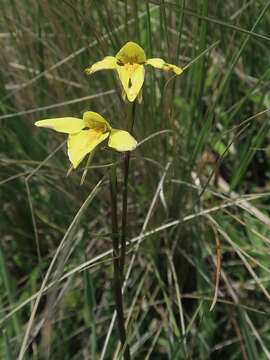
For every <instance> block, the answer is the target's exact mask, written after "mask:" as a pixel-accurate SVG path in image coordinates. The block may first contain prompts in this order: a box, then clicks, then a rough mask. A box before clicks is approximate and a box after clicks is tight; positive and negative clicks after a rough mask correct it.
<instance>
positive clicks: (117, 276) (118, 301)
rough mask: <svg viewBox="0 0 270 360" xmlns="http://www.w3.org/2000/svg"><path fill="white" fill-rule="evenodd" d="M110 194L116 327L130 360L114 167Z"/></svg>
mask: <svg viewBox="0 0 270 360" xmlns="http://www.w3.org/2000/svg"><path fill="white" fill-rule="evenodd" d="M110 193H111V220H112V241H113V272H114V279H113V283H114V298H115V307H116V314H117V325H118V332H119V338H120V341H121V347H122V349H124V350H123V351H124V359H125V360H130V351H129V345H128V344H127V342H126V329H125V319H124V312H123V294H122V281H121V273H120V267H119V265H120V263H119V231H118V217H117V175H116V166H112V167H111V173H110Z"/></svg>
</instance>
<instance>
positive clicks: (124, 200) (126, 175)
mask: <svg viewBox="0 0 270 360" xmlns="http://www.w3.org/2000/svg"><path fill="white" fill-rule="evenodd" d="M129 110H130V129H129V132H130V133H131V134H132V133H133V127H134V121H135V101H134V102H133V103H132V105H131V109H129ZM129 163H130V152H129V151H127V152H126V153H125V155H124V184H123V195H122V233H121V253H120V275H121V280H122V281H123V279H124V267H125V258H126V236H127V200H128V178H129Z"/></svg>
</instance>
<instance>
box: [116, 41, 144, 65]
mask: <svg viewBox="0 0 270 360" xmlns="http://www.w3.org/2000/svg"><path fill="white" fill-rule="evenodd" d="M115 57H116V58H117V60H118V61H120V62H121V63H123V64H127V63H137V64H144V63H145V61H146V56H145V52H144V50H143V48H142V47H140V45H138V44H136V43H135V42H132V41H129V42H127V43H126V44H125V45H124V46H123V47H122V48H121V49H120V50H119V51H118V53H117V54H116V56H115Z"/></svg>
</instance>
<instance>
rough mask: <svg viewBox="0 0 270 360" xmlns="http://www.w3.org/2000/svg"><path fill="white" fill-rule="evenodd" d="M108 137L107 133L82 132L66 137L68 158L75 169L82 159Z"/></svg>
mask: <svg viewBox="0 0 270 360" xmlns="http://www.w3.org/2000/svg"><path fill="white" fill-rule="evenodd" d="M108 136H109V132H107V133H101V132H100V131H95V130H82V131H81V132H79V133H78V134H71V135H69V137H68V156H69V159H70V162H71V163H72V165H73V168H74V169H75V168H76V167H77V166H78V165H79V164H80V162H81V161H82V160H83V159H84V157H85V156H86V155H87V154H89V153H90V152H91V151H92V150H93V149H94V148H95V147H96V146H97V145H98V144H100V143H101V142H102V141H103V140H105V139H106V138H107V137H108Z"/></svg>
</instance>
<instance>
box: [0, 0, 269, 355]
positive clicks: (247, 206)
mask: <svg viewBox="0 0 270 360" xmlns="http://www.w3.org/2000/svg"><path fill="white" fill-rule="evenodd" d="M1 10H2V17H1V20H0V41H1V49H2V50H1V54H0V64H1V72H0V74H1V75H0V76H1V77H0V80H1V81H0V95H1V101H0V109H1V114H0V121H1V134H0V164H1V178H0V194H1V204H2V215H1V222H0V231H1V235H2V236H1V243H0V289H1V291H0V331H1V334H2V336H1V337H0V339H1V340H0V358H1V359H2V358H3V359H15V358H16V357H17V356H18V353H19V350H20V347H21V345H22V341H23V337H24V335H25V333H26V332H27V331H28V330H27V329H29V330H31V331H30V332H29V337H27V352H26V353H25V359H41V358H43V357H44V358H46V356H47V358H50V359H74V360H75V359H117V358H120V357H121V354H120V346H119V343H118V335H117V331H116V326H114V322H115V315H114V299H113V294H112V250H111V246H112V245H111V227H110V194H109V182H108V173H109V171H110V168H111V163H112V160H113V161H116V160H117V161H118V168H117V173H118V178H119V181H120V186H121V184H122V182H123V177H122V176H123V173H122V168H123V159H122V157H121V155H119V154H113V159H112V158H111V156H108V151H107V149H106V148H105V147H103V148H102V151H100V152H99V154H96V156H95V157H94V159H93V160H92V162H91V163H90V164H88V169H87V174H86V178H85V181H84V183H83V185H82V186H80V180H81V176H82V174H83V172H84V169H83V168H81V169H79V170H77V171H75V172H72V173H70V174H69V176H68V177H67V176H66V175H67V173H68V170H69V164H68V162H67V158H66V154H65V152H66V147H65V144H64V143H61V141H62V140H61V138H60V136H59V134H56V133H53V132H49V131H48V132H42V131H40V130H39V129H37V128H34V127H33V123H34V121H36V120H39V119H42V118H48V117H58V116H59V117H60V116H64V115H67V114H70V115H73V116H77V115H81V114H82V113H83V112H84V111H86V110H93V111H98V112H100V113H103V114H104V115H105V116H106V117H107V118H108V119H110V122H111V123H112V125H113V126H115V125H116V124H117V126H118V127H120V126H121V127H122V128H124V129H127V127H128V124H127V116H128V114H127V110H126V109H127V106H126V105H125V104H124V103H123V100H122V98H121V90H120V87H119V84H118V81H117V79H116V77H114V76H113V73H111V74H108V73H107V72H104V73H103V72H99V73H97V74H96V75H95V77H87V76H86V75H85V74H84V72H83V70H84V69H85V68H86V67H87V66H88V65H89V64H91V63H93V62H95V61H97V60H99V59H100V58H101V57H103V56H105V55H114V54H115V53H116V52H117V51H118V49H119V48H120V47H121V46H122V45H123V44H124V43H125V42H126V41H128V40H133V41H137V42H139V43H140V44H141V45H142V46H143V47H144V49H145V51H146V53H147V55H148V56H149V57H163V58H165V59H166V60H167V61H169V62H172V63H176V64H178V65H180V66H182V67H186V70H185V71H184V73H183V74H182V75H181V76H179V77H173V76H171V74H164V73H162V72H158V71H154V70H152V69H150V68H147V76H146V81H145V84H144V87H143V102H142V104H141V105H140V106H138V107H137V108H136V115H135V116H136V119H135V128H134V130H135V135H136V138H137V139H139V141H140V142H141V144H140V146H139V147H138V149H137V150H136V151H135V152H133V153H132V154H131V169H130V183H129V202H128V211H129V215H128V221H129V223H128V234H127V239H128V245H127V259H126V283H125V286H124V308H125V318H126V328H127V336H128V342H129V345H130V349H131V354H132V358H134V359H165V358H169V359H210V358H211V359H223V358H224V359H254V360H258V359H270V350H269V349H270V337H269V334H270V324H269V321H268V313H269V310H270V307H269V300H270V287H269V280H270V277H269V244H270V240H269V234H270V233H269V227H270V212H269V166H268V164H269V108H270V97H269V86H270V85H269V84H270V82H269V81H270V71H269V44H270V34H269V23H270V2H269V1H260V0H259V1H245V2H243V1H227V2H220V1H217V2H210V1H208V0H198V1H190V2H187V1H185V0H170V1H165V0H164V1H140V2H138V1H116V0H104V1H103V2H102V5H101V3H100V2H97V1H94V0H93V1H90V0H85V1H77V2H74V1H57V2H53V1H32V0H24V1H20V2H18V1H14V0H6V1H2V4H1ZM85 164H86V163H85ZM119 204H120V198H119ZM219 267H220V271H218V270H217V269H218V268H219ZM37 299H38V303H37V302H35V301H37ZM34 304H36V305H34ZM210 308H211V311H210ZM29 319H30V324H31V329H30V328H29Z"/></svg>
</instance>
